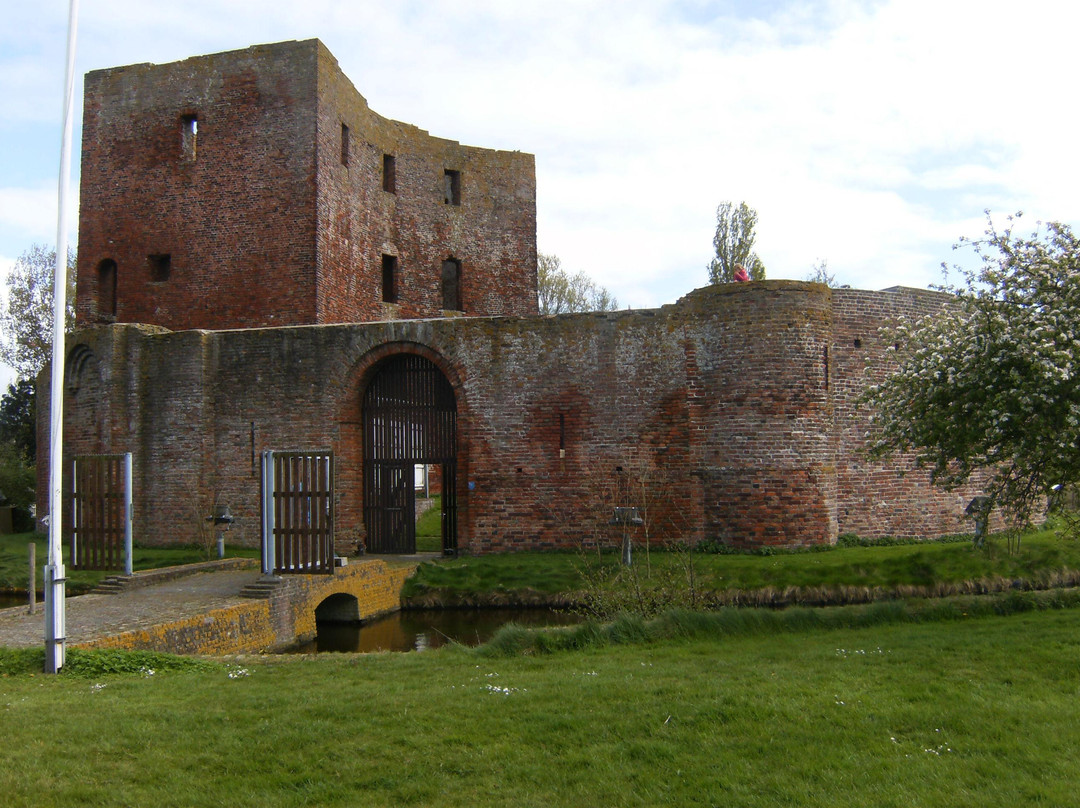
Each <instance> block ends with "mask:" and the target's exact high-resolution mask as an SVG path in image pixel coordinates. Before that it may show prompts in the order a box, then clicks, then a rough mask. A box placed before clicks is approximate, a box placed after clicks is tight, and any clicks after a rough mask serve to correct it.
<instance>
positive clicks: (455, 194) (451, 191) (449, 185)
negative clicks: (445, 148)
mask: <svg viewBox="0 0 1080 808" xmlns="http://www.w3.org/2000/svg"><path fill="white" fill-rule="evenodd" d="M444 179H445V184H444V186H443V201H444V202H445V203H446V204H447V205H460V204H461V172H460V171H454V170H452V169H449V168H448V169H446V171H445V172H444Z"/></svg>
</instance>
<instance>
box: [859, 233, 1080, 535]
mask: <svg viewBox="0 0 1080 808" xmlns="http://www.w3.org/2000/svg"><path fill="white" fill-rule="evenodd" d="M1019 215H1020V214H1017V216H1016V217H1009V220H1008V221H1009V225H1008V226H1007V227H1006V228H1005V229H1004V230H1003V231H1000V232H999V231H998V230H997V228H996V227H995V226H994V223H993V220H992V219H991V218H990V217H989V213H988V214H987V218H988V227H987V229H986V231H985V232H984V234H983V237H982V238H979V239H977V240H970V239H962V240H961V245H962V244H967V245H969V246H971V247H972V248H974V250H975V253H976V255H977V256H978V258H979V260H980V266H979V267H978V268H977V269H972V270H965V269H961V268H960V267H956V268H955V269H956V270H957V271H958V272H959V273H960V276H961V278H962V282H961V283H960V284H958V285H951V284H948V283H946V285H944V286H942V287H939V288H940V289H941V290H942V291H946V292H949V293H951V294H952V295H953V296H954V302H955V305H952V306H948V307H946V308H945V309H944V310H943V311H942V312H941V313H940V314H937V315H934V316H931V317H926V318H923V319H921V320H919V321H918V322H914V323H905V322H901V323H899V324H898V325H896V326H895V327H894V328H893V329H891V331H890V332H889V333H888V334H887V339H888V340H889V342H890V343H891V344H893V345H894V349H893V352H894V354H895V356H896V358H897V361H898V366H897V367H896V369H895V370H894V371H893V372H892V373H890V374H889V375H888V376H886V377H885V378H884V380H883V381H882V382H881V383H880V384H877V385H873V386H871V387H870V388H869V390H868V392H867V394H866V397H865V398H866V402H867V403H868V404H869V405H870V406H871V407H872V416H871V417H872V423H873V431H872V433H871V437H872V443H871V456H873V457H878V458H881V457H886V456H889V455H891V454H893V453H895V452H912V453H914V455H915V459H916V462H917V463H918V464H919V465H921V466H928V467H929V468H930V470H931V475H932V478H933V479H934V480H935V481H936V482H938V483H941V484H942V485H944V486H945V487H947V488H953V487H956V486H958V485H960V484H962V483H964V482H966V481H968V480H969V479H970V478H971V477H972V475H973V474H975V473H976V472H978V473H980V474H985V475H986V476H987V478H988V483H987V489H986V494H987V495H988V496H989V497H990V498H991V506H994V505H996V506H999V507H1000V508H1002V510H1003V511H1004V512H1005V515H1006V517H1007V518H1009V519H1010V520H1016V521H1017V522H1018V523H1021V524H1023V523H1027V522H1028V521H1029V520H1030V517H1031V516H1032V514H1033V513H1035V512H1036V511H1041V509H1042V507H1043V506H1044V504H1045V503H1046V501H1047V497H1052V496H1053V495H1054V494H1055V493H1056V492H1058V491H1061V490H1063V489H1065V488H1068V487H1070V486H1071V485H1073V484H1075V483H1076V482H1077V480H1078V478H1080V241H1078V239H1077V237H1076V236H1075V235H1073V233H1072V231H1071V230H1070V229H1069V227H1068V226H1066V225H1064V224H1059V223H1057V222H1050V223H1049V224H1047V225H1045V227H1044V228H1036V230H1035V232H1034V233H1033V234H1032V235H1031V236H1030V237H1028V238H1026V239H1024V238H1020V237H1018V236H1014V235H1013V226H1014V222H1015V220H1016V219H1017V218H1019ZM961 245H957V247H959V246H961Z"/></svg>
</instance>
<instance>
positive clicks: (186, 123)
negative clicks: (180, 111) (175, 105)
mask: <svg viewBox="0 0 1080 808" xmlns="http://www.w3.org/2000/svg"><path fill="white" fill-rule="evenodd" d="M198 142H199V117H198V116H197V115H184V116H183V117H182V118H181V119H180V155H181V156H182V157H183V158H184V159H185V160H190V161H192V162H194V160H195V156H196V154H197V152H198Z"/></svg>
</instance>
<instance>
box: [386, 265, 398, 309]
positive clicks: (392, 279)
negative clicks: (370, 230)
mask: <svg viewBox="0 0 1080 808" xmlns="http://www.w3.org/2000/svg"><path fill="white" fill-rule="evenodd" d="M382 299H383V303H397V256H396V255H384V256H383V257H382Z"/></svg>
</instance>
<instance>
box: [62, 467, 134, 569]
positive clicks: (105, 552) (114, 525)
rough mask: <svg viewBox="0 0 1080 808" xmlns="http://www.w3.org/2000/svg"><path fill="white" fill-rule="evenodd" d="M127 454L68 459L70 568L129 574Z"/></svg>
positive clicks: (128, 474)
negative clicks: (69, 482)
mask: <svg viewBox="0 0 1080 808" xmlns="http://www.w3.org/2000/svg"><path fill="white" fill-rule="evenodd" d="M130 462H131V461H130V455H123V454H119V455H95V456H87V457H77V458H75V461H74V462H73V463H72V485H71V504H72V507H71V533H70V536H71V557H70V562H71V566H72V568H73V569H81V570H124V571H125V572H128V573H129V574H130V572H131V561H130V548H129V544H130V540H131V539H130V535H131V534H130V530H129V521H130V519H129V514H130V490H129V486H130V480H129V478H130V472H129V468H130Z"/></svg>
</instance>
